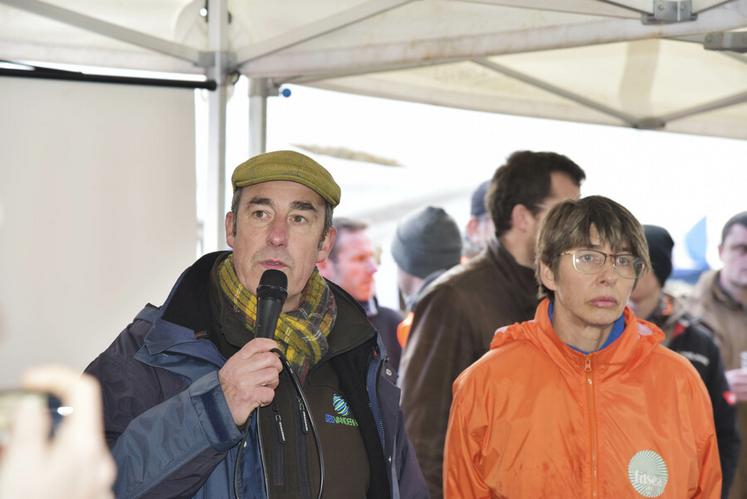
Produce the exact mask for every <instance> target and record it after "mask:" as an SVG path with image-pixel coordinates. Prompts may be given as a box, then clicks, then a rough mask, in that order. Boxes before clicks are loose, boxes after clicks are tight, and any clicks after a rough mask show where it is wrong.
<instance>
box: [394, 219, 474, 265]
mask: <svg viewBox="0 0 747 499" xmlns="http://www.w3.org/2000/svg"><path fill="white" fill-rule="evenodd" d="M461 255H462V236H461V235H460V234H459V227H458V226H457V224H456V222H455V221H454V219H453V218H451V216H449V214H448V213H446V212H445V211H444V210H443V209H441V208H434V207H433V206H428V207H427V208H424V209H422V210H420V211H418V212H416V213H414V214H412V215H410V216H409V217H407V218H406V219H404V220H403V221H402V222H400V224H399V225H398V226H397V231H396V233H395V234H394V240H393V241H392V256H393V257H394V261H395V262H397V265H398V266H399V267H400V268H401V269H402V270H404V271H405V272H407V273H408V274H412V275H414V276H416V277H420V278H421V279H424V278H425V277H427V276H428V275H430V274H432V273H433V272H435V271H437V270H445V269H449V268H451V267H453V266H454V265H457V264H458V263H459V259H460V257H461Z"/></svg>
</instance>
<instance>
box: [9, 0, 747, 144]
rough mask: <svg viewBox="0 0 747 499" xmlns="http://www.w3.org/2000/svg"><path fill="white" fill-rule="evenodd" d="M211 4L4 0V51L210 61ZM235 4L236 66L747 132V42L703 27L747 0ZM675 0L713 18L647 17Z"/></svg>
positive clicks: (638, 123) (720, 21) (687, 128)
mask: <svg viewBox="0 0 747 499" xmlns="http://www.w3.org/2000/svg"><path fill="white" fill-rule="evenodd" d="M218 1H219V0H212V2H218ZM547 4H550V5H551V7H547ZM205 5H206V2H205V0H194V1H186V0H130V1H128V2H121V1H119V0H64V1H63V0H47V1H46V2H41V1H39V0H0V23H2V25H3V27H4V29H3V30H2V32H0V58H3V59H6V60H16V61H39V62H55V63H72V64H83V65H98V66H108V67H118V68H127V69H145V70H157V71H166V72H183V73H204V72H206V71H207V70H208V69H209V67H210V65H211V63H212V61H213V57H212V52H211V51H210V50H209V49H208V47H209V46H210V42H209V38H208V23H207V22H206V21H205V19H204V18H203V17H201V16H200V9H202V8H203V7H205ZM227 5H228V11H229V12H230V16H231V22H230V24H229V26H228V40H229V42H228V53H229V55H230V57H229V65H230V66H231V69H233V70H238V71H240V72H241V73H243V74H245V75H247V76H249V77H263V78H268V79H269V80H270V82H271V83H272V84H273V85H280V84H283V83H297V84H306V85H312V86H316V87H321V88H326V89H333V90H338V91H344V92H351V93H358V94H363V95H373V96H381V97H389V98H395V99H403V100H409V101H417V102H425V103H431V104H437V105H445V106H453V107H460V108H467V109H474V110H481V111H489V112H500V113H508V114H517V115H524V116H535V117H544V118H552V119H563V120H571V121H580V122H587V123H601V124H608V125H621V126H633V127H640V128H652V129H666V130H668V131H677V132H685V133H696V134H704V135H717V136H723V137H734V138H742V139H746V138H747V125H746V124H747V57H745V56H744V55H742V54H740V53H737V52H733V51H732V52H723V51H709V50H705V49H704V48H703V43H702V42H703V40H704V38H705V36H706V35H707V34H708V33H712V32H729V31H733V30H744V29H745V28H747V0H731V1H726V2H724V1H720V0H684V1H681V2H678V1H668V0H650V1H646V0H616V1H614V2H612V1H601V0H555V1H553V2H545V1H541V0H461V1H459V0H418V1H413V0H334V1H332V0H317V1H315V2H306V1H303V0H284V1H277V2H263V1H260V0H249V1H247V0H243V1H241V2H239V1H230V0H229V1H228V4H227ZM672 7H674V8H675V9H676V8H681V9H684V10H682V11H681V12H684V14H687V13H688V12H689V11H690V10H691V11H692V12H694V13H696V15H697V18H696V19H695V20H694V21H690V20H687V21H685V22H674V23H664V24H644V23H643V22H642V16H646V15H648V16H651V15H653V14H655V13H657V12H659V11H666V10H667V9H670V8H672ZM211 8H212V7H211ZM678 12H680V11H678ZM685 17H686V18H687V19H689V17H687V16H686V15H685ZM61 21H64V22H61Z"/></svg>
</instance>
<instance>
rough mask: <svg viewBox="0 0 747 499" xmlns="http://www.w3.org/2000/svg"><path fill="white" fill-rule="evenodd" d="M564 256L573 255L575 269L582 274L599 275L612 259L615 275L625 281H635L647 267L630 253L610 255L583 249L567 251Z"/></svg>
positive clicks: (572, 260)
mask: <svg viewBox="0 0 747 499" xmlns="http://www.w3.org/2000/svg"><path fill="white" fill-rule="evenodd" d="M562 255H571V257H572V258H571V262H572V263H573V268H574V269H576V271H577V272H581V273H582V274H598V273H599V272H601V271H602V269H603V268H604V266H605V264H606V263H607V258H608V257H610V258H612V269H613V270H614V271H615V273H616V274H617V275H619V276H620V277H624V278H625V279H635V278H636V277H638V276H639V275H641V272H643V268H644V267H645V266H646V264H645V263H643V260H641V259H640V258H638V257H636V256H633V255H632V254H630V253H618V254H609V253H604V252H603V251H597V250H591V249H582V250H574V251H565V252H563V253H561V256H562Z"/></svg>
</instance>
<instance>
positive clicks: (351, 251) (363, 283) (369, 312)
mask: <svg viewBox="0 0 747 499" xmlns="http://www.w3.org/2000/svg"><path fill="white" fill-rule="evenodd" d="M332 226H333V227H334V228H335V231H336V232H337V237H336V239H335V244H334V246H332V249H331V250H330V252H329V256H328V257H327V259H326V260H324V261H321V262H319V264H318V265H317V267H318V268H319V272H320V273H321V274H322V276H324V277H325V278H326V279H329V280H330V281H332V282H334V283H335V284H337V285H338V286H340V287H341V288H342V289H344V290H345V291H347V292H348V293H350V294H351V295H352V296H353V298H355V299H356V300H358V304H360V306H361V307H363V310H365V312H366V317H368V320H369V321H371V324H372V325H373V327H375V328H376V330H377V331H378V332H379V336H381V341H383V342H384V347H385V348H386V352H387V355H388V356H389V362H390V364H391V365H392V367H393V368H394V369H395V370H397V369H399V358H400V356H401V354H402V347H400V346H399V343H397V326H398V325H399V323H400V322H402V314H400V313H399V311H398V310H394V309H391V308H388V307H382V306H380V305H379V300H378V299H377V298H376V280H375V279H374V275H375V274H376V272H377V271H378V270H379V263H378V256H377V250H376V249H375V248H374V245H373V242H372V241H371V237H370V236H369V234H368V224H367V223H365V222H363V221H361V220H354V219H352V218H346V217H335V218H334V220H333V221H332Z"/></svg>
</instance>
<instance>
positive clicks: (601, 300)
mask: <svg viewBox="0 0 747 499" xmlns="http://www.w3.org/2000/svg"><path fill="white" fill-rule="evenodd" d="M589 303H591V304H592V305H594V306H595V307H599V308H614V307H616V306H617V300H616V299H614V298H612V297H611V296H599V297H597V298H593V299H591V300H589Z"/></svg>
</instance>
